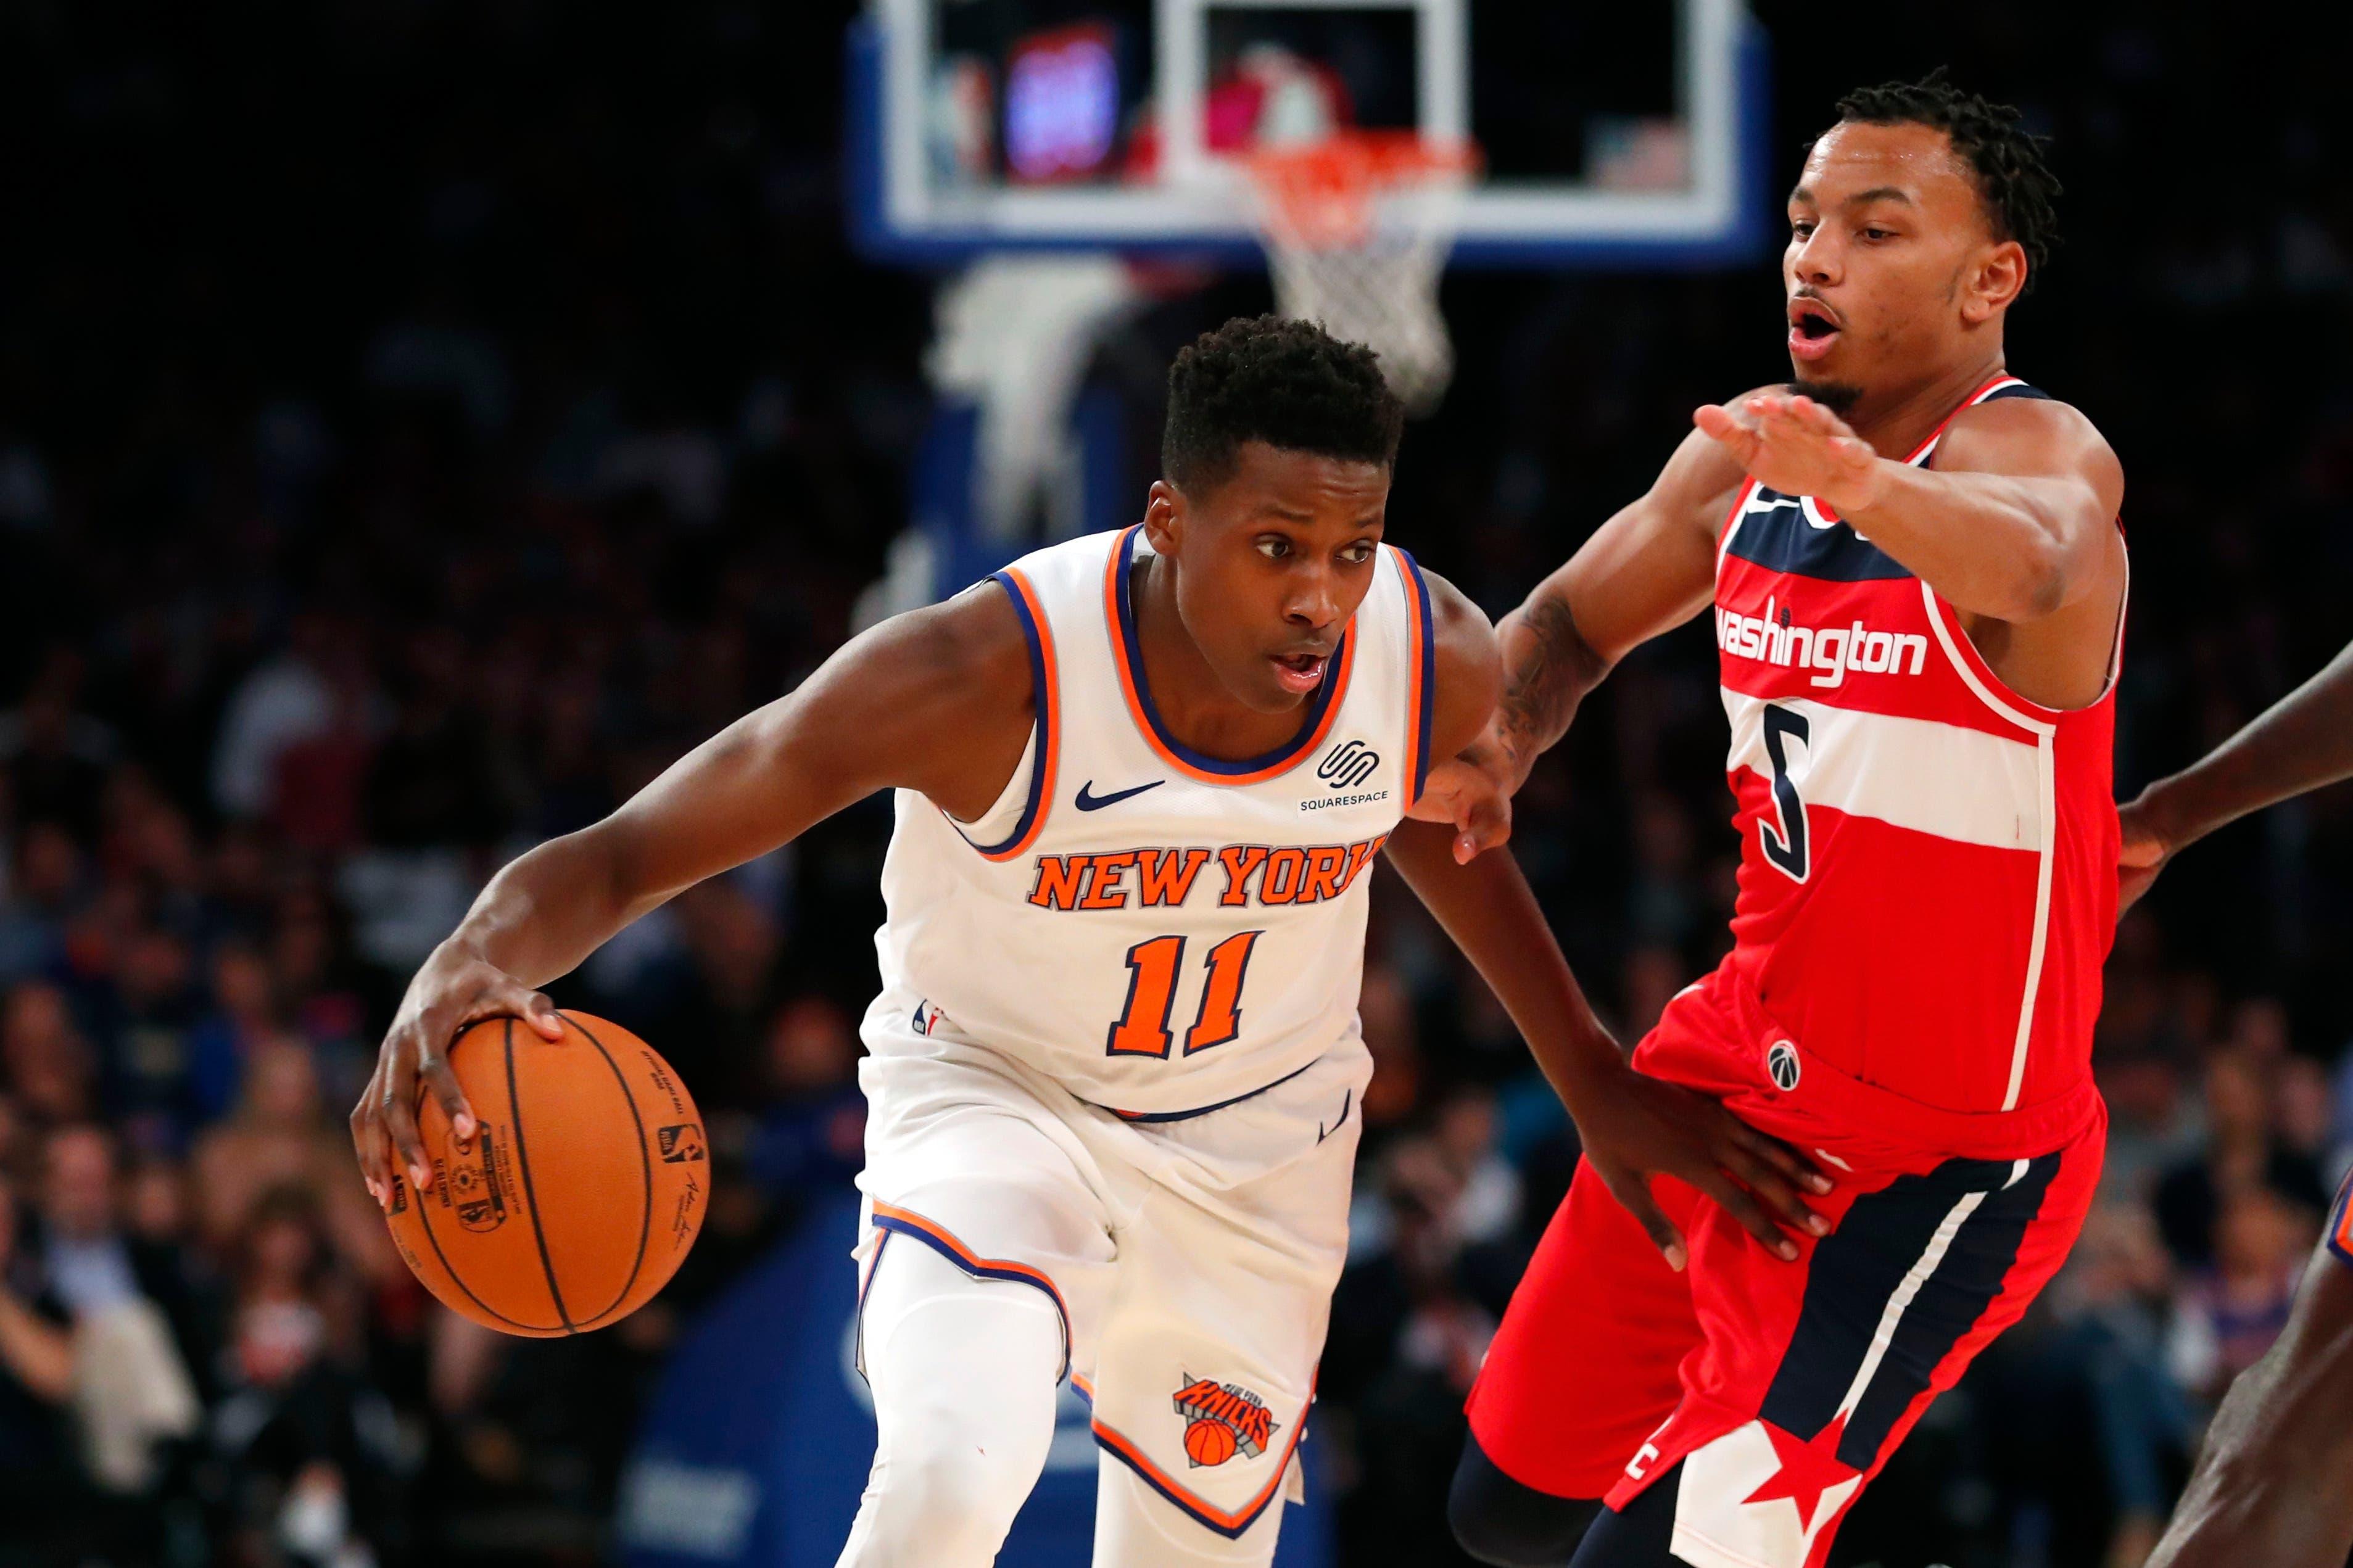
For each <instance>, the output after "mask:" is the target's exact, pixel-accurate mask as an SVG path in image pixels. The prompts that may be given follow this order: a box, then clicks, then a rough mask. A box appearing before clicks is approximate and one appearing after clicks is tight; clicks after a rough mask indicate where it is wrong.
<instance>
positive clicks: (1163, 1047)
mask: <svg viewBox="0 0 2353 1568" xmlns="http://www.w3.org/2000/svg"><path fill="white" fill-rule="evenodd" d="M1265 934H1266V933H1265V932H1264V931H1237V932H1235V933H1234V934H1233V935H1232V936H1229V937H1228V938H1226V940H1225V941H1223V942H1219V943H1218V945H1217V946H1215V947H1213V948H1211V949H1210V950H1209V956H1208V972H1209V973H1208V979H1207V980H1206V981H1205V982H1204V983H1203V984H1202V986H1201V1005H1200V1008H1199V1010H1198V1012H1196V1013H1195V1014H1194V1016H1193V1026H1192V1027H1191V1028H1188V1029H1187V1030H1186V1031H1185V1054H1186V1055H1187V1056H1188V1057H1189V1056H1191V1055H1192V1054H1193V1053H1194V1052H1195V1051H1206V1050H1208V1048H1209V1047H1211V1046H1222V1045H1224V1044H1225V1043H1226V1042H1227V1041H1229V1040H1230V1039H1232V1038H1233V1037H1235V1036H1237V1035H1239V1034H1240V1033H1241V1027H1242V979H1243V976H1244V975H1245V974H1247V973H1249V970H1250V950H1251V949H1252V948H1254V947H1256V946H1257V945H1258V939H1259V938H1260V937H1261V936H1264V935H1265ZM1184 962H1185V939H1184V938H1183V937H1181V936H1176V935H1170V936H1155V937H1154V938H1153V939H1152V940H1151V941H1149V942H1137V943H1136V944H1135V945H1134V947H1131V948H1129V949H1128V950H1127V1005H1126V1006H1125V1007H1124V1008H1122V1009H1121V1010H1120V1015H1119V1017H1118V1018H1117V1019H1116V1020H1114V1021H1113V1024H1112V1026H1111V1032H1110V1033H1109V1035H1107V1036H1106V1037H1105V1038H1104V1049H1105V1051H1106V1053H1107V1054H1109V1055H1111V1056H1114V1057H1165V1056H1166V1055H1167V1054H1168V1047H1169V1045H1170V1044H1171V1041H1172V1037H1171V1036H1170V1034H1169V1032H1168V1014H1169V1010H1170V1009H1171V1008H1173V1007H1174V1006H1175V1005H1176V975H1177V973H1178V970H1179V969H1180V968H1181V967H1182V965H1183V963H1184Z"/></svg>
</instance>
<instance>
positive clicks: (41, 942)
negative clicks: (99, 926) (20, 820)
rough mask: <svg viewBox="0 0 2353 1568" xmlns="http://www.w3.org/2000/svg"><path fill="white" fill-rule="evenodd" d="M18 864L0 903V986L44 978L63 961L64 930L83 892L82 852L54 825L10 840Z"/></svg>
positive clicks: (29, 826) (34, 826)
mask: <svg viewBox="0 0 2353 1568" xmlns="http://www.w3.org/2000/svg"><path fill="white" fill-rule="evenodd" d="M14 847H15V849H16V863H15V865H14V866H13V868H11V870H12V873H13V874H12V876H11V877H10V879H9V888H8V895H9V896H8V898H7V899H6V900H5V901H0V985H6V984H12V983H13V982H15V981H16V980H18V979H20V978H24V977H26V976H31V975H37V974H46V973H50V972H52V971H53V970H55V969H57V968H58V965H60V964H61V963H64V961H65V924H66V919H67V917H68V916H69V914H70V913H71V912H72V910H73V904H74V900H75V899H76V897H77V896H78V895H79V892H80V891H81V877H82V865H81V851H80V849H79V848H78V847H76V846H75V844H74V841H73V836H72V835H71V834H69V833H68V832H67V831H66V829H65V828H64V827H63V826H60V825H58V824H57V823H55V822H27V823H26V824H25V825H24V827H23V830H22V831H21V832H20V833H18V834H16V835H15V836H14Z"/></svg>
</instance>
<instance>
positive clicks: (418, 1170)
mask: <svg viewBox="0 0 2353 1568" xmlns="http://www.w3.org/2000/svg"><path fill="white" fill-rule="evenodd" d="M484 1018H521V1019H522V1021H523V1022H524V1023H526V1024H529V1025H530V1026H532V1027H533V1028H534V1029H536V1030H538V1031H539V1033H541V1034H542V1035H543V1036H545V1037H547V1038H549V1039H551V1040H560V1039H562V1038H563V1037H564V1025H563V1022H562V1021H561V1020H560V1019H558V1018H557V1017H556V1016H555V1004H554V1003H553V1002H550V1001H549V1000H548V999H547V998H546V997H545V996H543V995H542V994H539V993H538V992H536V991H533V989H532V988H531V987H530V986H528V985H525V984H523V983H522V981H520V980H517V979H516V978H515V977H514V976H513V975H512V974H509V973H506V972H505V971H504V970H502V969H496V968H493V967H492V966H491V965H490V964H488V963H484V962H483V961H482V960H481V959H480V958H477V957H475V956H474V955H473V954H472V953H471V952H466V951H464V950H462V949H459V948H458V947H456V946H454V945H452V944H451V943H449V942H443V943H442V944H441V945H440V946H438V947H437V948H435V949H434V950H433V956H432V957H430V958H428V959H427V960H426V961H425V967H423V968H422V969H419V970H418V971H417V977H416V978H415V979H414V980H411V981H410V982H409V983H408V992H407V994H406V995H404V996H402V997H401V999H400V1011H399V1012H398V1013H396V1014H395V1015H394V1016H393V1020H392V1027H391V1028H390V1029H389V1030H387V1031H386V1032H385V1037H384V1045H383V1046H382V1047H381V1048H379V1049H378V1050H377V1052H376V1058H375V1073H374V1074H373V1075H372V1076H370V1078H369V1079H368V1082H367V1088H366V1089H364V1090H363V1091H362V1092H361V1094H360V1102H359V1103H358V1104H357V1105H355V1106H353V1107H352V1147H353V1149H354V1150H356V1151H357V1152H358V1153H359V1159H360V1171H361V1173H362V1174H363V1175H364V1176H365V1177H366V1178H367V1189H368V1192H369V1193H370V1194H372V1195H373V1196H374V1197H375V1201H376V1205H377V1206H378V1207H380V1208H381V1207H386V1206H388V1205H390V1204H391V1202H392V1184H393V1167H394V1163H395V1162H396V1161H397V1162H398V1163H400V1164H402V1165H405V1166H406V1167H407V1170H408V1180H409V1183H410V1184H411V1185H413V1186H415V1187H417V1189H418V1190H420V1191H422V1190H423V1189H424V1188H426V1187H427V1186H430V1185H431V1184H432V1180H433V1169H432V1166H431V1164H430V1163H428V1162H427V1159H426V1158H425V1141H424V1140H423V1139H422V1138H421V1137H419V1136H418V1134H417V1085H418V1084H419V1083H420V1082H421V1083H422V1084H423V1085H424V1086H425V1087H426V1088H427V1089H429V1090H430V1091H431V1092H432V1095H433V1098H434V1099H435V1100H438V1101H440V1102H441V1110H442V1111H443V1112H444V1113H445V1114H446V1115H447V1116H448V1118H449V1125H450V1128H451V1130H452V1131H455V1132H456V1133H457V1135H458V1136H459V1138H461V1139H464V1138H471V1137H472V1136H473V1135H474V1112H473V1109H472V1108H471V1107H470V1106H469V1105H468V1104H467V1103H466V1095H465V1091H464V1090H463V1089H459V1087H458V1075H457V1074H455V1073H453V1072H451V1071H450V1070H449V1046H450V1043H451V1042H452V1041H454V1040H455V1039H457V1037H459V1035H460V1034H462V1033H464V1032H465V1029H466V1026H468V1025H470V1024H477V1023H480V1021H481V1020H483V1019H484Z"/></svg>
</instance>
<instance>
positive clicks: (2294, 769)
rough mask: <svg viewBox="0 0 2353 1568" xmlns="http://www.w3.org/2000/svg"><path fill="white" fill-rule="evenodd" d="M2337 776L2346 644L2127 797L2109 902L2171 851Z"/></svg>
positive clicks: (2147, 877) (2346, 705)
mask: <svg viewBox="0 0 2353 1568" xmlns="http://www.w3.org/2000/svg"><path fill="white" fill-rule="evenodd" d="M2345 778H2353V647H2348V648H2346V649H2345V651H2344V652H2342V653H2340V654H2338V655H2337V657H2336V658H2333V659H2331V660H2329V661H2328V665H2327V668H2324V669H2323V670H2321V672H2320V673H2319V674H2317V675H2316V676H2314V677H2313V678H2312V679H2310V680H2307V681H2306V682H2305V683H2304V684H2303V685H2302V686H2299V687H2297V688H2296V689H2295V690H2294V691H2291V692H2289V693H2288V694H2287V695H2286V696H2285V697H2283V698H2281V699H2280V700H2278V701H2277V702H2275V703H2274V704H2273V705H2272V706H2271V707H2270V708H2268V709H2266V710H2263V713H2261V714H2260V715H2258V716H2257V717H2256V718H2255V719H2254V721H2253V722H2251V723H2250V724H2248V726H2247V727H2246V728H2245V729H2243V730H2242V731H2239V732H2238V733H2237V734H2235V735H2233V736H2232V737H2231V738H2230V739H2229V740H2227V741H2225V742H2222V743H2221V745H2219V746H2217V747H2215V748H2214V750H2213V751H2211V752H2208V753H2207V754H2206V755H2205V756H2203V757H2201V758H2200V759H2199V760H2198V761H2197V762H2195V763H2191V764H2190V765H2189V766H2188V767H2186V768H2184V769H2182V770H2181V771H2180V772H2179V773H2175V774H2173V775H2172V776H2171V777H2169V778H2161V779H2159V780H2158V781H2157V782H2156V783H2155V784H2151V785H2149V786H2148V787H2147V789H2145V790H2143V791H2141V792H2140V794H2139V795H2137V797H2135V798H2134V799H2133V800H2132V801H2131V802H2129V803H2128V804H2126V806H2125V807H2124V809H2123V811H2122V812H2121V813H2120V814H2119V815H2120V816H2122V818H2123V823H2124V851H2123V857H2122V858H2123V870H2122V882H2121V886H2120V889H2119V893H2120V897H2119V899H2118V900H2117V901H2118V906H2119V907H2118V911H2117V912H2118V913H2122V912H2123V910H2126V909H2129V908H2130V907H2131V906H2132V903H2133V900H2136V899H2137V898H2139V897H2140V896H2141V894H2143V893H2144V892H2147V890H2148V885H2149V883H2151V882H2152V881H2154V880H2156V879H2157V874H2158V872H2159V871H2160V870H2162V869H2164V868H2165V864H2166V862H2167V861H2168V860H2170V859H2172V858H2173V857H2174V855H2175V854H2176V853H2177V852H2179V850H2181V849H2184V848H2187V847H2189V846H2190V845H2192V844H2195V843H2197V842H2198V840H2200V838H2203V837H2206V836H2207V835H2208V834H2210V833H2211V832H2213V831H2214V830H2215V829H2216V828H2218V827H2221V826H2224V825H2225V824H2228V823H2232V822H2235V821H2237V820H2238V819H2239V818H2240V817H2242V816H2246V815H2247V814H2248V813H2249V812H2251V811H2260V810H2262V809H2263V807H2264V806H2267V805H2274V804H2276V803H2278V802H2280V801H2283V800H2286V799H2288V798H2289V797H2290V796H2292V795H2302V794H2304V792H2305V791H2306V790H2311V789H2318V788H2319V787H2320V786H2321V785H2323V784H2335V783H2337V781H2338V780H2340V779H2345Z"/></svg>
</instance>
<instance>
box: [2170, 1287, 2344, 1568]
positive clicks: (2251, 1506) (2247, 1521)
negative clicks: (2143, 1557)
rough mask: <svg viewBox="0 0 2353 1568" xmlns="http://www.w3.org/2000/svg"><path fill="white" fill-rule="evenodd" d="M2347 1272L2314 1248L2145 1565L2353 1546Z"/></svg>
mask: <svg viewBox="0 0 2353 1568" xmlns="http://www.w3.org/2000/svg"><path fill="white" fill-rule="evenodd" d="M2348 1412H2353V1268H2348V1267H2347V1266H2346V1263H2345V1260H2344V1259H2342V1258H2338V1257H2337V1256H2335V1255H2334V1254H2332V1253H2331V1252H2330V1251H2329V1250H2328V1247H2327V1243H2325V1242H2324V1243H2323V1244H2322V1245H2321V1247H2320V1249H2319V1251H2318V1253H2317V1254H2316V1257H2315V1258H2314V1260H2313V1263H2312V1267H2311V1268H2310V1269H2309V1271H2307V1272H2306V1275H2305V1277H2304V1285H2303V1287H2302V1289H2299V1290H2298V1291H2297V1293H2296V1300H2295V1310H2294V1311H2293V1313H2291V1314H2290V1316H2289V1318H2288V1325H2287V1328H2286V1329H2285V1331H2283V1332H2282V1333H2281V1335H2280V1337H2279V1339H2278V1340H2277V1341H2276V1342H2274V1344H2273V1346H2272V1348H2271V1349H2270V1350H2269V1351H2268V1352H2265V1353H2264V1355H2263V1359H2262V1360H2261V1361H2259V1362H2257V1363H2255V1364H2254V1365H2253V1366H2251V1367H2249V1368H2248V1369H2247V1370H2246V1371H2245V1372H2244V1373H2241V1374H2240V1376H2239V1380H2238V1381H2237V1382H2236V1383H2234V1384H2232V1385H2231V1392H2230V1393H2229V1394H2225V1395H2224V1396H2223V1398H2222V1406H2221V1409H2220V1410H2218V1411H2216V1412H2215V1415H2214V1424H2213V1426H2211V1427H2210V1428H2209V1429H2208V1431H2207V1435H2206V1446H2205V1449H2204V1451H2203V1452H2201V1453H2200V1455H2199V1456H2198V1468H2197V1469H2196V1471H2195V1472H2194V1473H2192V1475H2191V1476H2190V1478H2189V1487H2188V1488H2187V1489H2185V1490H2184V1491H2183V1493H2182V1496H2181V1503H2180V1506H2179V1508H2177V1509H2176V1510H2174V1515H2173V1522H2172V1524H2171V1525H2169V1526H2168V1528H2167V1530H2166V1532H2165V1536H2164V1538H2163V1539H2162V1540H2161V1541H2159V1542H2158V1545H2157V1550H2156V1551H2155V1552H2152V1553H2151V1554H2150V1556H2149V1559H2148V1563H2147V1568H2243V1565H2245V1564H2251V1563H2261V1564H2263V1568H2343V1564H2344V1563H2345V1557H2346V1553H2347V1552H2348V1550H2353V1417H2348Z"/></svg>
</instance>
